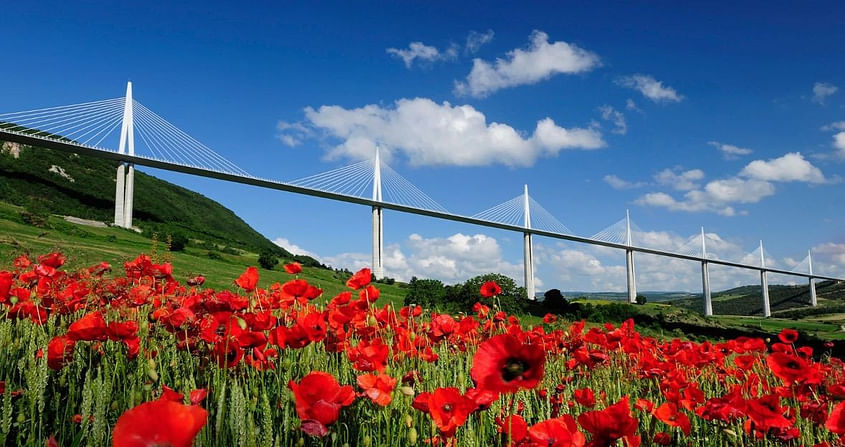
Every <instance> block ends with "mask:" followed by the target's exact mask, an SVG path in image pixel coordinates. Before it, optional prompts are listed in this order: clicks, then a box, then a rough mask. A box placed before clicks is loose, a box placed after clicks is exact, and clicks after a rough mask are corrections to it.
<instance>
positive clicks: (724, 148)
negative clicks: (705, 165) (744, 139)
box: [707, 141, 753, 160]
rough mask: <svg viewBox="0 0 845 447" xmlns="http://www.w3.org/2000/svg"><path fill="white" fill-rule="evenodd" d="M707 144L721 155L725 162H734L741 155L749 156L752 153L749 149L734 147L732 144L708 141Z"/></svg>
mask: <svg viewBox="0 0 845 447" xmlns="http://www.w3.org/2000/svg"><path fill="white" fill-rule="evenodd" d="M707 144H709V145H711V146H713V147H715V148H716V149H718V150H719V152H721V153H722V157H724V158H725V160H735V159H737V158H739V157H740V156H742V155H749V154H751V152H753V151H752V150H751V149H747V148H744V147H739V146H734V145H733V144H725V143H720V142H718V141H708V142H707Z"/></svg>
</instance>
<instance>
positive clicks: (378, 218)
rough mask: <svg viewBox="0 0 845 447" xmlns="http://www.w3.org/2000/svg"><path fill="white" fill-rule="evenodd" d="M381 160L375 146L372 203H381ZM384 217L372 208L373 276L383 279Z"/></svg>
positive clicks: (375, 207) (377, 207)
mask: <svg viewBox="0 0 845 447" xmlns="http://www.w3.org/2000/svg"><path fill="white" fill-rule="evenodd" d="M381 197H382V196H381V160H380V158H379V148H378V146H376V158H375V161H374V166H373V201H374V202H381V200H382V199H381ZM383 260H384V216H383V214H382V208H381V207H380V206H373V275H375V277H376V278H377V279H381V278H384V264H383Z"/></svg>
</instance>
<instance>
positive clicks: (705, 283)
mask: <svg viewBox="0 0 845 447" xmlns="http://www.w3.org/2000/svg"><path fill="white" fill-rule="evenodd" d="M704 241H705V239H704V227H701V294H702V296H703V297H704V316H705V317H712V316H713V297H712V296H711V295H710V269H709V268H708V265H707V245H706V244H705V243H704Z"/></svg>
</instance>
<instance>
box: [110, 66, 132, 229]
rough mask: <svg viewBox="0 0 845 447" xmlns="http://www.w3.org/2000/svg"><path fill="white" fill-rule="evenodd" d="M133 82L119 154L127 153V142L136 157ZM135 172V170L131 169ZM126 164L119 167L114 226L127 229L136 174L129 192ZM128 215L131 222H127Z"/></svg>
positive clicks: (129, 87)
mask: <svg viewBox="0 0 845 447" xmlns="http://www.w3.org/2000/svg"><path fill="white" fill-rule="evenodd" d="M132 119H133V117H132V82H127V83H126V97H125V98H124V103H123V123H122V124H121V126H120V143H119V145H118V150H117V151H118V153H119V154H125V153H127V147H126V146H127V142H128V143H129V151H128V152H129V155H135V130H134V126H133V125H132ZM130 171H134V168H130ZM126 181H127V178H126V164H125V163H123V162H121V163H120V165H118V167H117V181H116V182H115V183H116V186H115V194H114V225H115V226H118V227H127V226H131V225H132V210H131V209H130V210H129V211H128V213H127V210H126V205H127V204H128V205H129V206H130V207H131V206H132V198H131V196H132V192H133V191H132V189H133V188H132V187H133V186H134V172H133V176H132V183H133V184H132V186H130V187H129V190H128V191H127V184H126ZM127 215H128V216H129V220H128V221H127Z"/></svg>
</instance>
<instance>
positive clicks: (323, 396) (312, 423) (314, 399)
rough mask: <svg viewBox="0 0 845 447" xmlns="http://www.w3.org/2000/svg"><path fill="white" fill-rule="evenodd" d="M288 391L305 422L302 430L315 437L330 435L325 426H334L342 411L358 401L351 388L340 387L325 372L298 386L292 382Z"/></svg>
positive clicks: (320, 372)
mask: <svg viewBox="0 0 845 447" xmlns="http://www.w3.org/2000/svg"><path fill="white" fill-rule="evenodd" d="M288 388H290V390H291V391H293V395H294V398H295V399H296V414H297V415H298V416H299V418H300V419H302V425H301V427H300V429H301V430H302V431H304V432H305V433H307V434H309V435H312V436H325V435H327V434H328V432H329V431H328V428H326V426H327V425H331V424H333V423H335V421H337V418H338V417H339V416H340V409H341V408H343V407H346V406H349V405H351V404H352V402H353V401H354V400H355V392H354V391H353V390H352V387H351V386H349V385H345V386H340V385H339V384H338V383H337V380H336V379H335V378H334V376H332V375H331V374H329V373H327V372H323V371H312V372H310V373H308V375H307V376H305V377H303V378H302V380H300V381H299V383H296V382H294V381H292V380H291V381H290V382H288Z"/></svg>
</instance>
